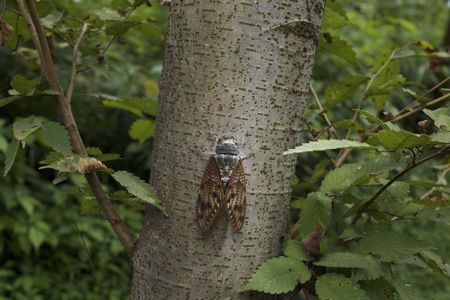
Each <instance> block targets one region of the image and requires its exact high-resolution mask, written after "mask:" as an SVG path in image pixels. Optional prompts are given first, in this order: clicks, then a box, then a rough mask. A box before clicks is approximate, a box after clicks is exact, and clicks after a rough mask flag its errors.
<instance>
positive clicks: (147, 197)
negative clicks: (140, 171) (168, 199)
mask: <svg viewBox="0 0 450 300" xmlns="http://www.w3.org/2000/svg"><path fill="white" fill-rule="evenodd" d="M112 177H113V178H114V179H115V180H116V181H117V182H118V183H120V184H121V185H122V186H123V187H125V188H126V190H127V191H128V192H129V193H130V194H131V195H133V196H136V197H138V198H139V199H141V200H143V201H145V202H147V203H150V204H152V205H153V206H155V207H157V208H159V209H160V210H161V211H162V212H163V213H164V214H165V215H167V214H166V212H165V210H164V208H163V207H162V206H161V203H160V202H159V200H158V198H157V197H156V193H155V192H154V191H153V188H152V187H151V186H150V184H148V183H146V182H145V181H143V180H142V179H140V178H138V177H136V176H134V175H133V174H131V173H128V172H126V171H117V172H114V173H113V174H112Z"/></svg>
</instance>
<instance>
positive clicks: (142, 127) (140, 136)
mask: <svg viewBox="0 0 450 300" xmlns="http://www.w3.org/2000/svg"><path fill="white" fill-rule="evenodd" d="M129 135H130V137H131V138H132V139H134V140H138V141H139V143H141V144H142V143H143V142H145V141H146V140H148V139H150V138H151V137H153V136H154V135H155V122H153V121H151V120H147V119H138V120H136V121H134V123H133V124H132V125H131V128H130V131H129Z"/></svg>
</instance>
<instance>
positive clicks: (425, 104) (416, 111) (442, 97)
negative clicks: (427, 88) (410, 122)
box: [390, 93, 450, 123]
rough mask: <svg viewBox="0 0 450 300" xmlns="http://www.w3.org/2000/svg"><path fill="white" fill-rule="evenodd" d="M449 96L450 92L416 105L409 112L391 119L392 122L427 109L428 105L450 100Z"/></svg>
mask: <svg viewBox="0 0 450 300" xmlns="http://www.w3.org/2000/svg"><path fill="white" fill-rule="evenodd" d="M448 98H450V93H448V94H445V95H443V96H441V97H439V98H437V99H435V100H433V101H430V102H427V103H423V104H420V105H419V106H416V107H415V108H413V109H411V110H410V111H408V112H406V113H404V114H401V115H397V116H395V117H394V118H393V119H392V120H390V122H391V123H396V122H398V121H400V120H403V119H404V118H407V117H409V116H411V115H414V114H416V113H418V112H419V111H422V110H423V109H425V108H427V107H430V106H433V105H435V104H438V103H440V102H443V101H446V100H448Z"/></svg>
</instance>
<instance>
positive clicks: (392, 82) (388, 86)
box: [366, 61, 405, 95]
mask: <svg viewBox="0 0 450 300" xmlns="http://www.w3.org/2000/svg"><path fill="white" fill-rule="evenodd" d="M381 68H383V69H382V70H381V71H379V70H380V69H381ZM404 82H405V78H404V77H403V75H401V74H400V62H399V61H391V62H389V63H388V65H386V66H385V65H384V64H382V65H381V66H380V68H379V69H378V70H377V72H376V73H375V74H374V75H373V77H372V80H371V81H370V86H369V87H368V89H367V92H366V95H389V94H390V92H391V91H392V90H393V89H394V88H396V87H399V86H400V85H401V84H403V83H404Z"/></svg>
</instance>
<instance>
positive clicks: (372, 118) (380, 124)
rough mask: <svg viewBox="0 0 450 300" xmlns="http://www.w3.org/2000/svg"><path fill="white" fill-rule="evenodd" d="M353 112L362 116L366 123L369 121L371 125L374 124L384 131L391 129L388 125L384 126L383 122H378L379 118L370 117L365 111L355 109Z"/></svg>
mask: <svg viewBox="0 0 450 300" xmlns="http://www.w3.org/2000/svg"><path fill="white" fill-rule="evenodd" d="M355 111H356V112H358V113H359V114H360V115H361V116H363V117H364V118H365V119H366V120H367V121H369V122H370V123H372V124H376V125H378V126H380V127H381V128H383V129H385V130H389V129H393V128H391V127H390V126H389V125H388V124H386V123H385V122H383V121H382V120H380V119H379V118H377V117H376V116H374V115H372V114H371V113H369V112H367V111H364V110H360V109H355Z"/></svg>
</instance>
